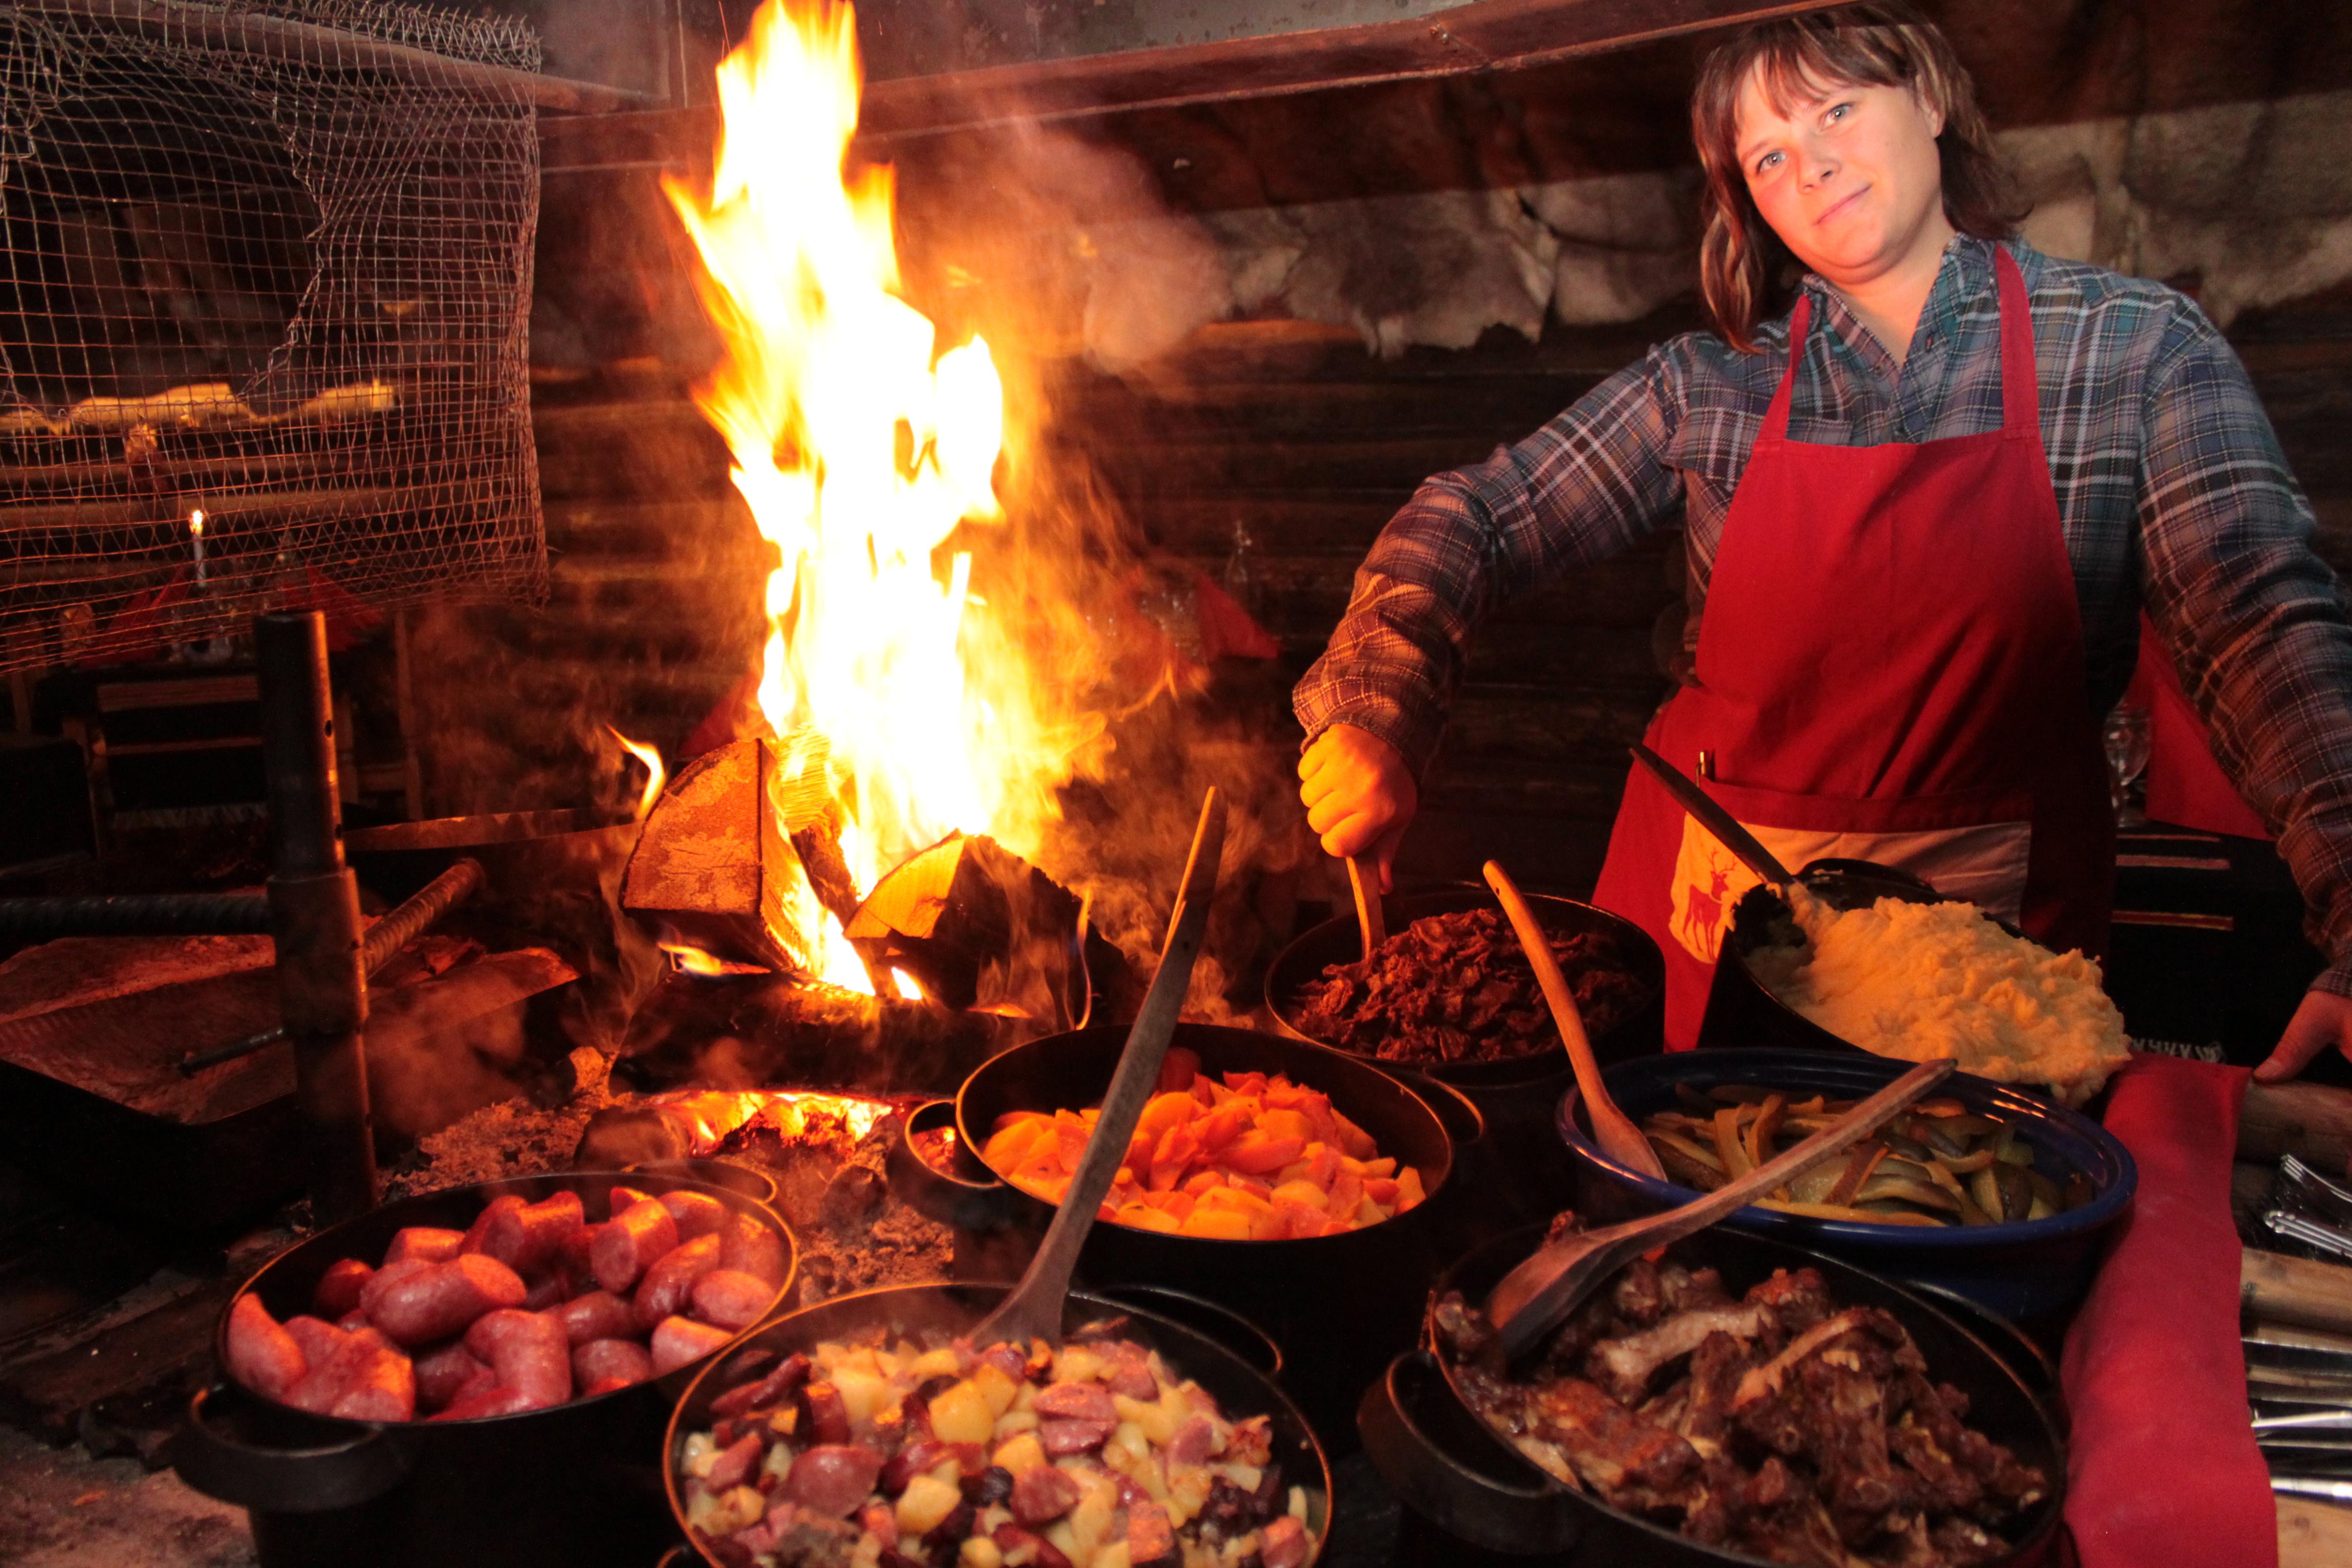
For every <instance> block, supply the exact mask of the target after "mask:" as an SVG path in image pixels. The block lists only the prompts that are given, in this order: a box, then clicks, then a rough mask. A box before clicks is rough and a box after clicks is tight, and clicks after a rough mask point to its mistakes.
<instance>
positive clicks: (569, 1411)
mask: <svg viewBox="0 0 2352 1568" xmlns="http://www.w3.org/2000/svg"><path fill="white" fill-rule="evenodd" d="M616 1185H626V1186H633V1187H635V1188H636V1189H637V1190H639V1191H640V1192H647V1193H667V1192H679V1191H688V1192H698V1193H707V1194H709V1195H710V1196H712V1197H715V1198H717V1199H718V1200H719V1202H721V1203H723V1204H725V1205H727V1206H728V1207H729V1208H730V1209H733V1210H735V1211H736V1212H737V1213H739V1214H745V1215H751V1217H752V1218H754V1219H755V1220H757V1221H758V1222H759V1223H761V1225H764V1226H767V1227H768V1228H769V1229H771V1230H772V1231H774V1232H775V1233H776V1234H777V1235H778V1236H780V1237H782V1238H783V1241H784V1249H785V1259H786V1261H785V1269H786V1272H785V1279H784V1284H783V1288H782V1289H781V1290H779V1291H778V1292H777V1294H776V1300H775V1302H774V1303H773V1305H772V1306H771V1308H770V1309H769V1310H770V1311H771V1312H773V1311H777V1310H785V1309H788V1308H790V1307H791V1306H793V1304H794V1303H795V1302H796V1301H797V1300H798V1299H799V1280H798V1262H799V1258H798V1253H797V1249H796V1248H795V1247H794V1245H793V1235H792V1232H791V1230H790V1229H789V1228H787V1227H786V1226H785V1225H784V1222H783V1220H782V1218H781V1217H780V1216H779V1215H777V1214H776V1212H775V1211H774V1210H773V1209H772V1208H770V1207H769V1206H768V1205H765V1204H762V1203H759V1202H757V1201H755V1200H753V1199H751V1198H747V1197H745V1196H743V1195H742V1194H738V1193H734V1192H730V1191H728V1190H727V1189H725V1188H721V1187H716V1186H711V1185H709V1184H704V1183H700V1182H690V1181H686V1180H683V1179H680V1178H678V1177H676V1176H665V1175H659V1174H656V1173H651V1172H647V1173H642V1174H631V1175H617V1174H612V1173H603V1174H589V1173H575V1174H569V1175H549V1176H524V1177H519V1178H517V1179H514V1180H511V1181H503V1182H486V1183H481V1184H476V1185H472V1186H463V1187H450V1188H447V1189H446V1190H444V1191H441V1192H437V1193H426V1194H421V1195H419V1196H416V1197H412V1198H404V1199H402V1200H401V1201H399V1202H398V1203H393V1204H387V1205H384V1206H383V1207H382V1208H379V1209H375V1210H373V1211H372V1212H370V1213H368V1214H364V1215H361V1216H360V1217H358V1218H357V1219H354V1220H350V1221H347V1222H346V1223H344V1224H342V1225H340V1226H335V1227H334V1228H333V1229H331V1230H327V1231H322V1232H320V1234H319V1235H317V1236H314V1237H310V1239H309V1240H308V1241H304V1242H301V1243H299V1245H297V1246H295V1247H289V1249H287V1250H286V1251H284V1252H282V1253H279V1254H278V1256H277V1257H276V1258H272V1259H271V1260H270V1261H269V1262H268V1263H267V1264H264V1265H263V1266H262V1268H261V1269H260V1270H259V1272H257V1273H256V1274H255V1275H254V1276H253V1278H252V1279H249V1280H247V1282H246V1284H245V1290H250V1291H253V1292H255V1293H256V1294H257V1295H259V1296H260V1298H261V1300H262V1304H263V1305H264V1306H266V1307H268V1309H269V1311H270V1314H271V1316H273V1317H275V1318H278V1320H280V1321H284V1320H285V1319H287V1318H289V1317H292V1316H294V1315H295V1314H297V1313H300V1312H307V1311H309V1310H310V1297H311V1293H312V1292H313V1291H314V1290H315V1289H317V1288H318V1283H319V1279H320V1276H321V1275H323V1274H324V1273H325V1272H326V1270H327V1268H328V1266H329V1265H330V1264H332V1263H334V1262H336V1261H338V1260H339V1259H341V1258H365V1259H369V1260H371V1261H372V1260H373V1259H376V1258H382V1257H383V1254H384V1250H385V1248H386V1247H390V1246H391V1244H392V1238H393V1235H394V1232H396V1231H398V1230H400V1229H402V1228H403V1227H404V1226H412V1225H424V1226H447V1227H449V1228H452V1229H461V1228H463V1227H465V1226H468V1225H470V1224H472V1223H473V1219H474V1216H475V1215H478V1214H479V1213H480V1212H481V1210H482V1207H483V1205H486V1204H488V1202H489V1201H490V1200H491V1199H492V1198H495V1197H498V1196H500V1195H502V1194H508V1193H512V1194H517V1195H518V1196H520V1197H522V1198H524V1199H526V1200H528V1201H530V1202H533V1203H536V1202H538V1201H540V1200H541V1199H542V1198H546V1197H550V1196H552V1195H553V1194H556V1193H559V1192H576V1193H578V1194H580V1196H581V1200H582V1202H583V1204H584V1205H586V1207H587V1211H588V1215H589V1218H590V1220H591V1221H592V1222H593V1221H595V1220H599V1219H603V1218H604V1217H607V1216H606V1210H607V1209H608V1208H609V1206H610V1203H611V1194H612V1190H613V1188H614V1186H616ZM238 1294H240V1295H242V1294H244V1291H239V1292H238ZM232 1304H233V1300H232ZM227 1334H228V1313H227V1311H226V1309H224V1310H223V1311H222V1313H221V1317H220V1322H219V1324H218V1325H217V1326H216V1327H215V1329H214V1331H213V1356H214V1360H215V1363H217V1364H218V1365H220V1366H222V1367H226V1365H227V1364H228V1360H227ZM725 1353H726V1350H725V1348H724V1347H722V1349H721V1350H720V1351H719V1352H714V1355H723V1354H725ZM711 1359H712V1357H710V1356H706V1357H703V1358H702V1359H701V1360H699V1361H696V1362H692V1363H688V1364H687V1365H686V1366H683V1367H679V1368H677V1369H676V1370H675V1371H673V1372H670V1373H667V1374H665V1375H663V1376H661V1377H658V1378H656V1379H654V1380H653V1381H651V1382H649V1383H641V1384H635V1385H634V1386H632V1387H629V1388H623V1389H616V1390H614V1392H612V1393H610V1394H599V1395H597V1396H595V1397H594V1398H591V1399H575V1400H572V1402H571V1403H569V1404H566V1405H556V1406H554V1407H553V1408H551V1409H547V1410H533V1411H528V1412H526V1413H524V1414H522V1415H502V1416H493V1417H489V1418H486V1419H483V1420H478V1421H446V1422H436V1421H410V1422H396V1423H384V1422H362V1421H347V1420H341V1419H337V1418H334V1417H331V1416H323V1415H310V1414H308V1413H306V1412H303V1411H299V1410H295V1409H293V1408H291V1407H289V1406H287V1405H279V1404H278V1403H276V1402H274V1401H272V1400H268V1399H265V1398H263V1397H262V1396H261V1395H259V1394H255V1393H252V1392H251V1391H249V1390H247V1389H245V1388H243V1387H240V1386H238V1385H237V1384H233V1383H230V1382H228V1381H227V1380H226V1376H225V1375H224V1376H223V1377H222V1378H221V1379H220V1380H219V1381H216V1382H215V1383H214V1384H212V1385H211V1386H210V1387H208V1388H206V1389H205V1390H204V1391H203V1392H201V1393H199V1394H197V1395H196V1396H195V1398H194V1401H193V1402H192V1403H191V1404H190V1405H189V1409H188V1421H187V1425H186V1426H184V1427H183V1428H182V1429H181V1431H180V1434H179V1436H178V1437H177V1438H176V1439H175V1440H174V1442H173V1454H172V1462H173V1468H175V1469H177V1470H178V1471H179V1473H180V1479H183V1480H184V1481H186V1482H187V1483H188V1484H189V1485H190V1486H192V1487H194V1488H195V1489H197V1490H198V1491H201V1492H204V1493H205V1494H207V1495H208V1496H211V1497H215V1498H218V1499H220V1500H222V1501H224V1502H230V1503H235V1504H237V1505H238V1506H240V1507H242V1508H244V1509H246V1510H247V1511H248V1513H249V1514H250V1516H251V1519H252V1522H253V1540H254V1549H255V1552H256V1553H257V1555H258V1557H259V1559H260V1562H261V1564H262V1568H295V1565H299V1568H310V1565H313V1564H316V1565H318V1568H374V1565H377V1564H381V1565H383V1568H418V1565H420V1564H433V1565H435V1568H439V1565H440V1564H444V1563H449V1564H457V1563H483V1564H492V1563H495V1564H498V1565H499V1568H530V1565H536V1564H545V1565H547V1568H559V1565H564V1568H569V1565H572V1564H577V1563H583V1562H606V1561H611V1562H630V1563H651V1562H652V1561H653V1560H654V1559H655V1558H656V1556H658V1555H659V1553H660V1552H661V1550H662V1548H663V1546H664V1545H665V1544H666V1543H667V1542H668V1541H669V1540H670V1539H671V1535H670V1531H669V1527H668V1523H667V1520H666V1519H665V1518H664V1516H663V1508H662V1491H661V1478H660V1476H659V1474H658V1473H657V1467H658V1466H659V1463H660V1454H661V1449H660V1447H659V1444H660V1442H661V1434H662V1429H663V1426H664V1424H665V1423H666V1422H667V1420H668V1418H669V1413H670V1410H671V1407H672V1406H673V1405H675V1403H676V1402H677V1396H678V1395H679V1394H681V1393H683V1392H684V1391H685V1389H686V1386H687V1384H689V1383H690V1382H692V1381H693V1379H694V1377H695V1375H696V1373H698V1372H700V1371H701V1370H702V1368H703V1367H704V1366H705V1365H706V1364H707V1363H709V1361H710V1360H711Z"/></svg>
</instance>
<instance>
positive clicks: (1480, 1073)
mask: <svg viewBox="0 0 2352 1568" xmlns="http://www.w3.org/2000/svg"><path fill="white" fill-rule="evenodd" d="M1494 904H1495V896H1494V895H1493V894H1492V893H1490V892H1488V891H1487V890H1486V889H1484V888H1476V887H1466V886H1465V887H1459V888H1439V889H1433V890H1431V891H1429V892H1422V893H1405V894H1402V895H1400V896H1399V897H1396V898H1392V899H1390V900H1386V901H1385V903H1384V905H1383V911H1384V913H1385V915H1386V918H1387V922H1388V927H1389V929H1390V930H1391V931H1402V930H1403V929H1404V928H1405V927H1406V926H1408V925H1411V924H1412V922H1413V921H1417V920H1425V919H1427V918H1428V917H1429V916H1431V915H1453V914H1460V913H1461V912H1463V911H1464V910H1483V909H1491V908H1493V907H1494ZM1528 906H1529V907H1530V908H1531V909H1533V910H1535V912H1536V918H1537V919H1538V920H1540V921H1542V922H1543V927H1544V930H1545V931H1547V932H1549V933H1550V934H1553V935H1558V936H1580V935H1583V934H1585V933H1587V932H1592V931H1601V932H1606V933H1608V934H1610V935H1612V936H1614V937H1615V938H1616V939H1617V941H1618V942H1619V943H1620V944H1621V945H1622V948H1623V950H1624V951H1625V952H1626V953H1627V954H1628V955H1629V957H1630V962H1631V963H1632V966H1633V972H1634V976H1635V978H1637V979H1639V980H1640V981H1642V982H1643V984H1645V985H1647V986H1648V987H1649V990H1650V999H1649V1001H1648V1002H1646V1003H1645V1004H1643V1005H1642V1006H1640V1007H1638V1008H1636V1009H1634V1011H1633V1013H1631V1014H1630V1015H1628V1016H1625V1017H1623V1018H1621V1019H1619V1020H1618V1021H1617V1022H1616V1023H1615V1024H1613V1025H1612V1026H1610V1027H1609V1028H1607V1029H1606V1030H1603V1031H1602V1032H1601V1033H1600V1034H1596V1035H1594V1036H1593V1037H1592V1054H1593V1055H1594V1056H1595V1057H1597V1058H1600V1059H1601V1063H1602V1065H1603V1066H1606V1065H1607V1064H1608V1063H1610V1062H1616V1061H1623V1060H1624V1059H1625V1058H1628V1057H1639V1056H1650V1055H1653V1054H1654V1053H1656V1052H1657V1051H1658V1050H1660V1049H1662V1048H1663V1047H1664V1039H1665V1018H1666V963H1665V960H1664V958H1662V957H1660V956H1659V953H1658V944H1657V943H1656V942H1653V941H1651V940H1650V933H1649V932H1647V931H1643V929H1642V928H1641V927H1640V926H1637V925H1635V924H1634V923H1633V921H1629V920H1627V919H1626V918H1625V917H1624V916H1622V915H1618V914H1612V913H1611V912H1610V911H1609V910H1604V909H1601V908H1599V907H1597V906H1595V905H1592V904H1581V903H1579V902H1577V901H1576V900H1574V899H1562V898H1556V897H1554V896H1552V895H1550V894H1548V893H1531V894H1529V895H1528ZM1363 956H1364V939H1363V933H1362V931H1361V929H1360V927H1359V926H1358V925H1357V924H1356V921H1355V918H1354V917H1353V916H1352V915H1351V916H1349V917H1347V918H1345V919H1335V920H1328V921H1324V922H1323V923H1322V924H1320V925H1317V926H1310V927H1308V928H1307V931H1305V932H1304V933H1303V934H1301V935H1300V936H1299V937H1298V939H1297V941H1295V942H1292V943H1291V944H1290V945H1289V946H1287V947H1286V948H1284V949H1283V950H1282V952H1279V953H1277V954H1276V956H1275V960H1274V963H1273V964H1272V966H1271V967H1269V968H1268V969H1267V970H1266V972H1265V1005H1266V1008H1267V1010H1268V1011H1269V1012H1271V1013H1272V1014H1273V1015H1274V1020H1275V1022H1276V1024H1278V1025H1279V1026H1281V1028H1282V1032H1283V1033H1284V1034H1286V1035H1288V1036H1290V1037H1293V1038H1295V1039H1301V1040H1314V1039H1315V1037H1314V1036H1312V1035H1309V1034H1307V1032H1305V1031H1304V1030H1302V1029H1301V1028H1299V1026H1298V1018H1299V1016H1300V1014H1301V1012H1302V1011H1303V1003H1304V998H1305V994H1306V991H1307V987H1308V986H1309V985H1312V984H1314V983H1315V982H1317V981H1318V980H1320V979H1321V978H1322V977H1323V971H1324V970H1326V969H1328V967H1330V966H1331V965H1332V964H1335V963H1355V962H1357V961H1358V960H1359V959H1360V958H1362V957H1363ZM1316 1043H1317V1044H1318V1045H1331V1042H1330V1041H1328V1040H1317V1041H1316ZM1333 1048H1334V1049H1339V1050H1344V1049H1345V1047H1338V1046H1334V1047H1333ZM1354 1054H1355V1053H1353V1052H1349V1055H1354ZM1394 1065H1398V1064H1393V1063H1389V1062H1382V1063H1381V1066H1382V1067H1390V1066H1394ZM1410 1065H1411V1066H1412V1067H1413V1068H1415V1070H1417V1071H1421V1072H1425V1073H1427V1074H1428V1075H1429V1076H1430V1077H1432V1078H1433V1079H1437V1080H1438V1081H1440V1082H1441V1083H1450V1084H1454V1085H1455V1086H1457V1087H1459V1088H1461V1089H1465V1090H1468V1091H1469V1093H1470V1095H1471V1097H1472V1098H1473V1099H1475V1100H1480V1102H1481V1108H1482V1109H1484V1105H1485V1100H1486V1097H1485V1095H1484V1093H1483V1092H1482V1091H1484V1090H1487V1089H1519V1088H1522V1087H1524V1086H1528V1085H1534V1084H1538V1083H1541V1084H1548V1085H1551V1086H1553V1089H1554V1092H1553V1093H1552V1095H1551V1096H1550V1098H1551V1099H1552V1100H1557V1099H1558V1098H1559V1095H1558V1093H1557V1089H1558V1088H1559V1086H1560V1085H1564V1084H1565V1083H1567V1082H1568V1080H1569V1079H1570V1070H1569V1066H1568V1053H1567V1051H1566V1050H1565V1049H1564V1048H1562V1049H1553V1050H1546V1051H1539V1052H1537V1053H1536V1054H1534V1055H1532V1056H1525V1057H1512V1058H1506V1059H1505V1060H1502V1061H1498V1062H1434V1063H1428V1064H1423V1063H1412V1064H1410ZM1535 1098H1540V1097H1539V1096H1538V1097H1535ZM1514 1102H1516V1098H1515V1100H1514Z"/></svg>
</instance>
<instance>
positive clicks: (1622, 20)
mask: <svg viewBox="0 0 2352 1568" xmlns="http://www.w3.org/2000/svg"><path fill="white" fill-rule="evenodd" d="M78 3H86V4H103V3H105V0H78ZM118 3H130V0H118ZM1835 3H1837V0H1474V3H1473V4H1470V5H1456V6H1454V7H1452V8H1450V9H1447V10H1444V11H1438V12H1434V13H1431V14H1429V15H1426V16H1415V17H1409V18H1404V19H1401V20H1398V21H1394V22H1379V23H1373V24H1370V25H1369V26H1356V27H1318V28H1312V29H1309V30H1307V31H1304V32H1296V33H1282V34H1276V35H1272V36H1268V37H1254V38H1235V39H1230V40H1225V41H1221V42H1217V43H1210V44H1189V45H1182V46H1178V47H1169V48H1150V49H1123V50H1118V51H1117V52H1114V53H1108V54H1097V55H1083V56H1076V57H1073V58H1066V59H1042V60H1028V61H1023V62H1021V63H1019V64H1015V65H1005V66H992V67H987V68H982V69H977V70H961V71H944V72H940V73H939V74H936V75H928V76H908V77H900V78H898V79H894V80H889V81H869V82H867V83H866V94H865V100H864V105H863V108H862V110H861V112H860V115H859V128H858V136H859V139H860V140H861V141H862V142H890V141H893V140H897V139H899V138H904V137H909V136H928V135H933V134H936V133H938V132H943V131H971V130H976V129H979V128H982V127H984V126H991V125H1007V124H1012V123H1014V122H1017V121H1046V120H1068V119H1075V118H1079V117H1083V116H1087V115H1095V114H1103V113H1108V112H1110V111H1113V110H1136V109H1172V108H1179V107H1181V106H1183V105H1186V104H1196V103H1223V102H1229V101H1232V100H1236V99H1250V98H1272V97H1277V96H1280V95H1283V94H1286V93H1296V92H1311V91H1319V90H1322V89H1327V88H1337V87H1361V86H1367V85H1370V84H1374V83H1379V82H1391V81H1410V80H1414V79H1422V78H1428V77H1442V76H1462V75H1467V74H1469V73H1471V72H1475V71H1492V70H1516V69H1521V68H1528V67H1532V66H1544V65H1554V64H1558V63H1559V62H1561V61H1564V60H1570V59H1574V58H1579V57H1580V56H1584V55H1594V54H1600V53H1602V52H1604V51H1607V50H1611V49H1622V48H1629V47H1633V46H1634V45H1637V44H1646V43H1653V42H1655V41H1657V40H1659V39H1662V38H1670V37H1676V36H1678V35H1681V34H1685V33H1696V32H1702V31H1705V30H1706V29H1708V28H1712V27H1728V26H1738V25H1740V24H1743V23H1748V22H1757V21H1763V20H1766V19H1769V18H1770V17H1774V16H1796V15H1798V14H1800V13H1802V12H1806V11H1818V10H1822V9H1824V8H1825V7H1826V6H1827V5H1832V4H1835ZM718 131H719V120H718V113H717V110H715V109H714V108H711V107H709V106H705V107H700V108H695V109H687V110H666V111H661V112H656V113H649V114H632V115H625V116H620V117H617V118H612V119H603V120H599V121H595V122H593V123H590V122H584V121H583V122H581V123H579V124H576V125H550V126H548V127H546V128H544V130H543V132H542V136H541V143H542V157H543V162H544V165H545V167H546V168H547V169H548V170H549V171H550V172H551V173H552V172H558V171H562V170H566V169H587V168H609V167H614V166H618V165H630V164H641V163H663V164H669V165H674V166H680V167H692V166H696V165H698V164H700V163H704V162H705V161H707V160H708V159H709V156H710V150H711V148H712V147H713V146H714V145H715V143H716V140H717V136H718Z"/></svg>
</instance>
